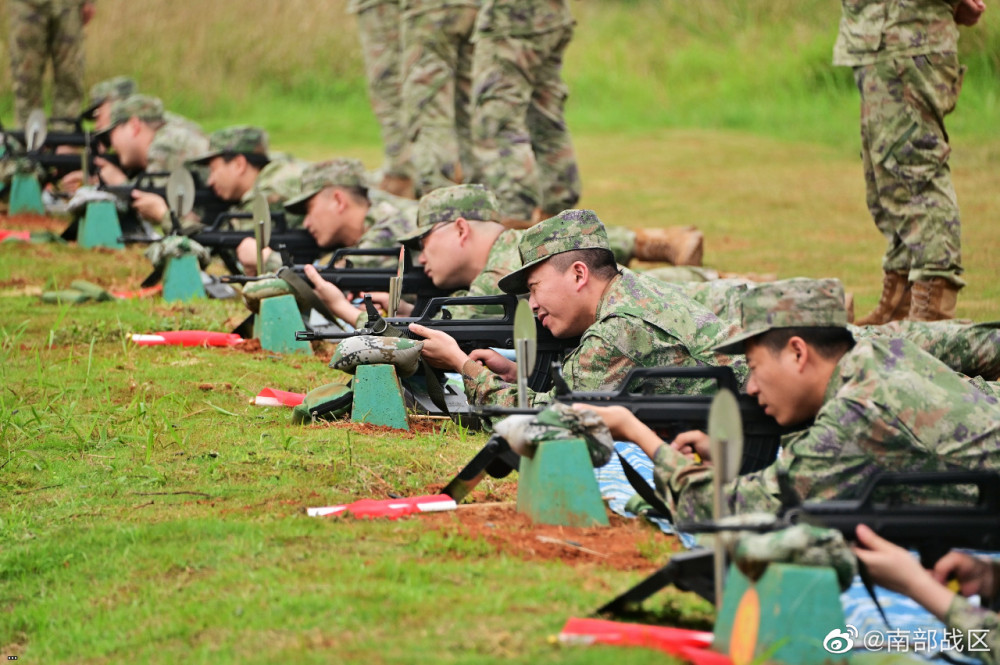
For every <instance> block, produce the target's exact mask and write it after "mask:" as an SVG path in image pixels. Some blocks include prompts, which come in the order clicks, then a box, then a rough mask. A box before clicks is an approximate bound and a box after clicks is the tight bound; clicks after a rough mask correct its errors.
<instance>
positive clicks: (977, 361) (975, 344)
mask: <svg viewBox="0 0 1000 665" xmlns="http://www.w3.org/2000/svg"><path fill="white" fill-rule="evenodd" d="M850 330H851V333H853V335H854V337H855V338H857V339H864V338H868V337H901V338H903V339H907V340H909V341H911V342H913V343H914V344H916V345H917V346H919V347H920V348H921V349H923V350H924V351H926V352H927V353H929V354H930V355H932V356H934V357H935V358H937V359H938V360H940V361H941V362H943V363H944V364H945V365H947V366H948V367H950V368H951V369H953V370H954V371H956V372H960V373H962V374H965V375H967V376H973V377H975V376H981V377H983V378H984V379H985V380H987V381H996V380H997V379H1000V322H993V323H971V324H970V323H958V322H955V321H932V322H922V321H893V322H892V323H887V324H885V325H881V326H861V327H858V326H850Z"/></svg>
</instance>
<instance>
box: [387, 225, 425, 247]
mask: <svg viewBox="0 0 1000 665" xmlns="http://www.w3.org/2000/svg"><path fill="white" fill-rule="evenodd" d="M433 230H434V227H433V226H425V227H422V228H419V229H417V230H416V231H414V232H413V233H410V234H407V235H405V236H402V237H400V238H396V242H398V243H399V244H400V245H402V246H403V247H406V248H407V249H414V250H419V249H420V239H421V238H423V237H424V236H426V235H427V234H428V233H430V232H431V231H433Z"/></svg>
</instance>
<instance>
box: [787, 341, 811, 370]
mask: <svg viewBox="0 0 1000 665" xmlns="http://www.w3.org/2000/svg"><path fill="white" fill-rule="evenodd" d="M785 348H786V349H788V352H789V353H791V354H792V355H793V356H794V358H795V367H796V369H798V370H799V371H800V372H801V371H802V370H803V369H804V368H805V366H806V364H807V363H808V362H809V360H810V358H811V357H812V355H811V354H812V349H810V348H809V345H808V344H806V341H805V340H804V339H802V338H801V337H798V336H796V337H792V338H791V339H789V340H788V344H787V346H786V347H785Z"/></svg>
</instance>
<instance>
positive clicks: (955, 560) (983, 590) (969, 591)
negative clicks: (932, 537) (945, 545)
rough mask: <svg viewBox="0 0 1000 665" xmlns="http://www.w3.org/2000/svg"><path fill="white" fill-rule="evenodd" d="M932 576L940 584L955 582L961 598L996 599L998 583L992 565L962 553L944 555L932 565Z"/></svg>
mask: <svg viewBox="0 0 1000 665" xmlns="http://www.w3.org/2000/svg"><path fill="white" fill-rule="evenodd" d="M932 574H933V575H934V579H936V580H937V581H938V582H940V583H941V584H948V583H949V582H952V581H953V582H957V583H958V592H959V593H961V594H962V595H963V596H974V595H980V596H983V597H984V598H996V595H997V593H996V592H997V582H998V581H1000V580H997V579H996V576H995V575H994V569H993V564H991V563H990V562H989V561H985V560H983V559H979V558H977V557H974V556H971V555H969V554H965V553H963V552H948V553H947V554H945V555H944V556H943V557H941V558H940V559H939V560H938V562H937V563H936V564H934V570H933V571H932Z"/></svg>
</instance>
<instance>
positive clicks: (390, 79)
mask: <svg viewBox="0 0 1000 665" xmlns="http://www.w3.org/2000/svg"><path fill="white" fill-rule="evenodd" d="M400 18H401V17H400V12H399V2H398V1H390V2H383V3H380V4H378V5H375V6H374V7H370V8H368V9H366V10H364V11H362V12H361V13H359V14H358V32H359V33H360V37H361V52H362V55H363V57H364V61H365V76H366V77H367V79H368V96H369V98H370V99H371V103H372V111H373V112H374V113H375V118H376V119H377V120H378V123H379V128H380V129H381V132H382V145H383V148H384V150H385V164H384V165H383V171H384V172H385V176H386V180H390V181H392V182H395V181H397V180H399V181H400V182H399V185H400V186H402V185H404V184H405V183H403V182H401V181H402V180H408V179H409V177H410V171H409V168H408V165H407V158H406V131H405V129H404V127H403V111H402V108H403V105H402V100H403V95H402V91H403V78H402V74H401V71H400V70H401V65H402V62H401V59H402V46H401V43H400ZM383 182H385V181H383ZM410 187H412V183H411V184H410ZM383 189H385V187H383ZM392 193H393V194H398V193H399V192H397V191H393V192H392ZM407 193H411V195H412V192H407Z"/></svg>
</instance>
